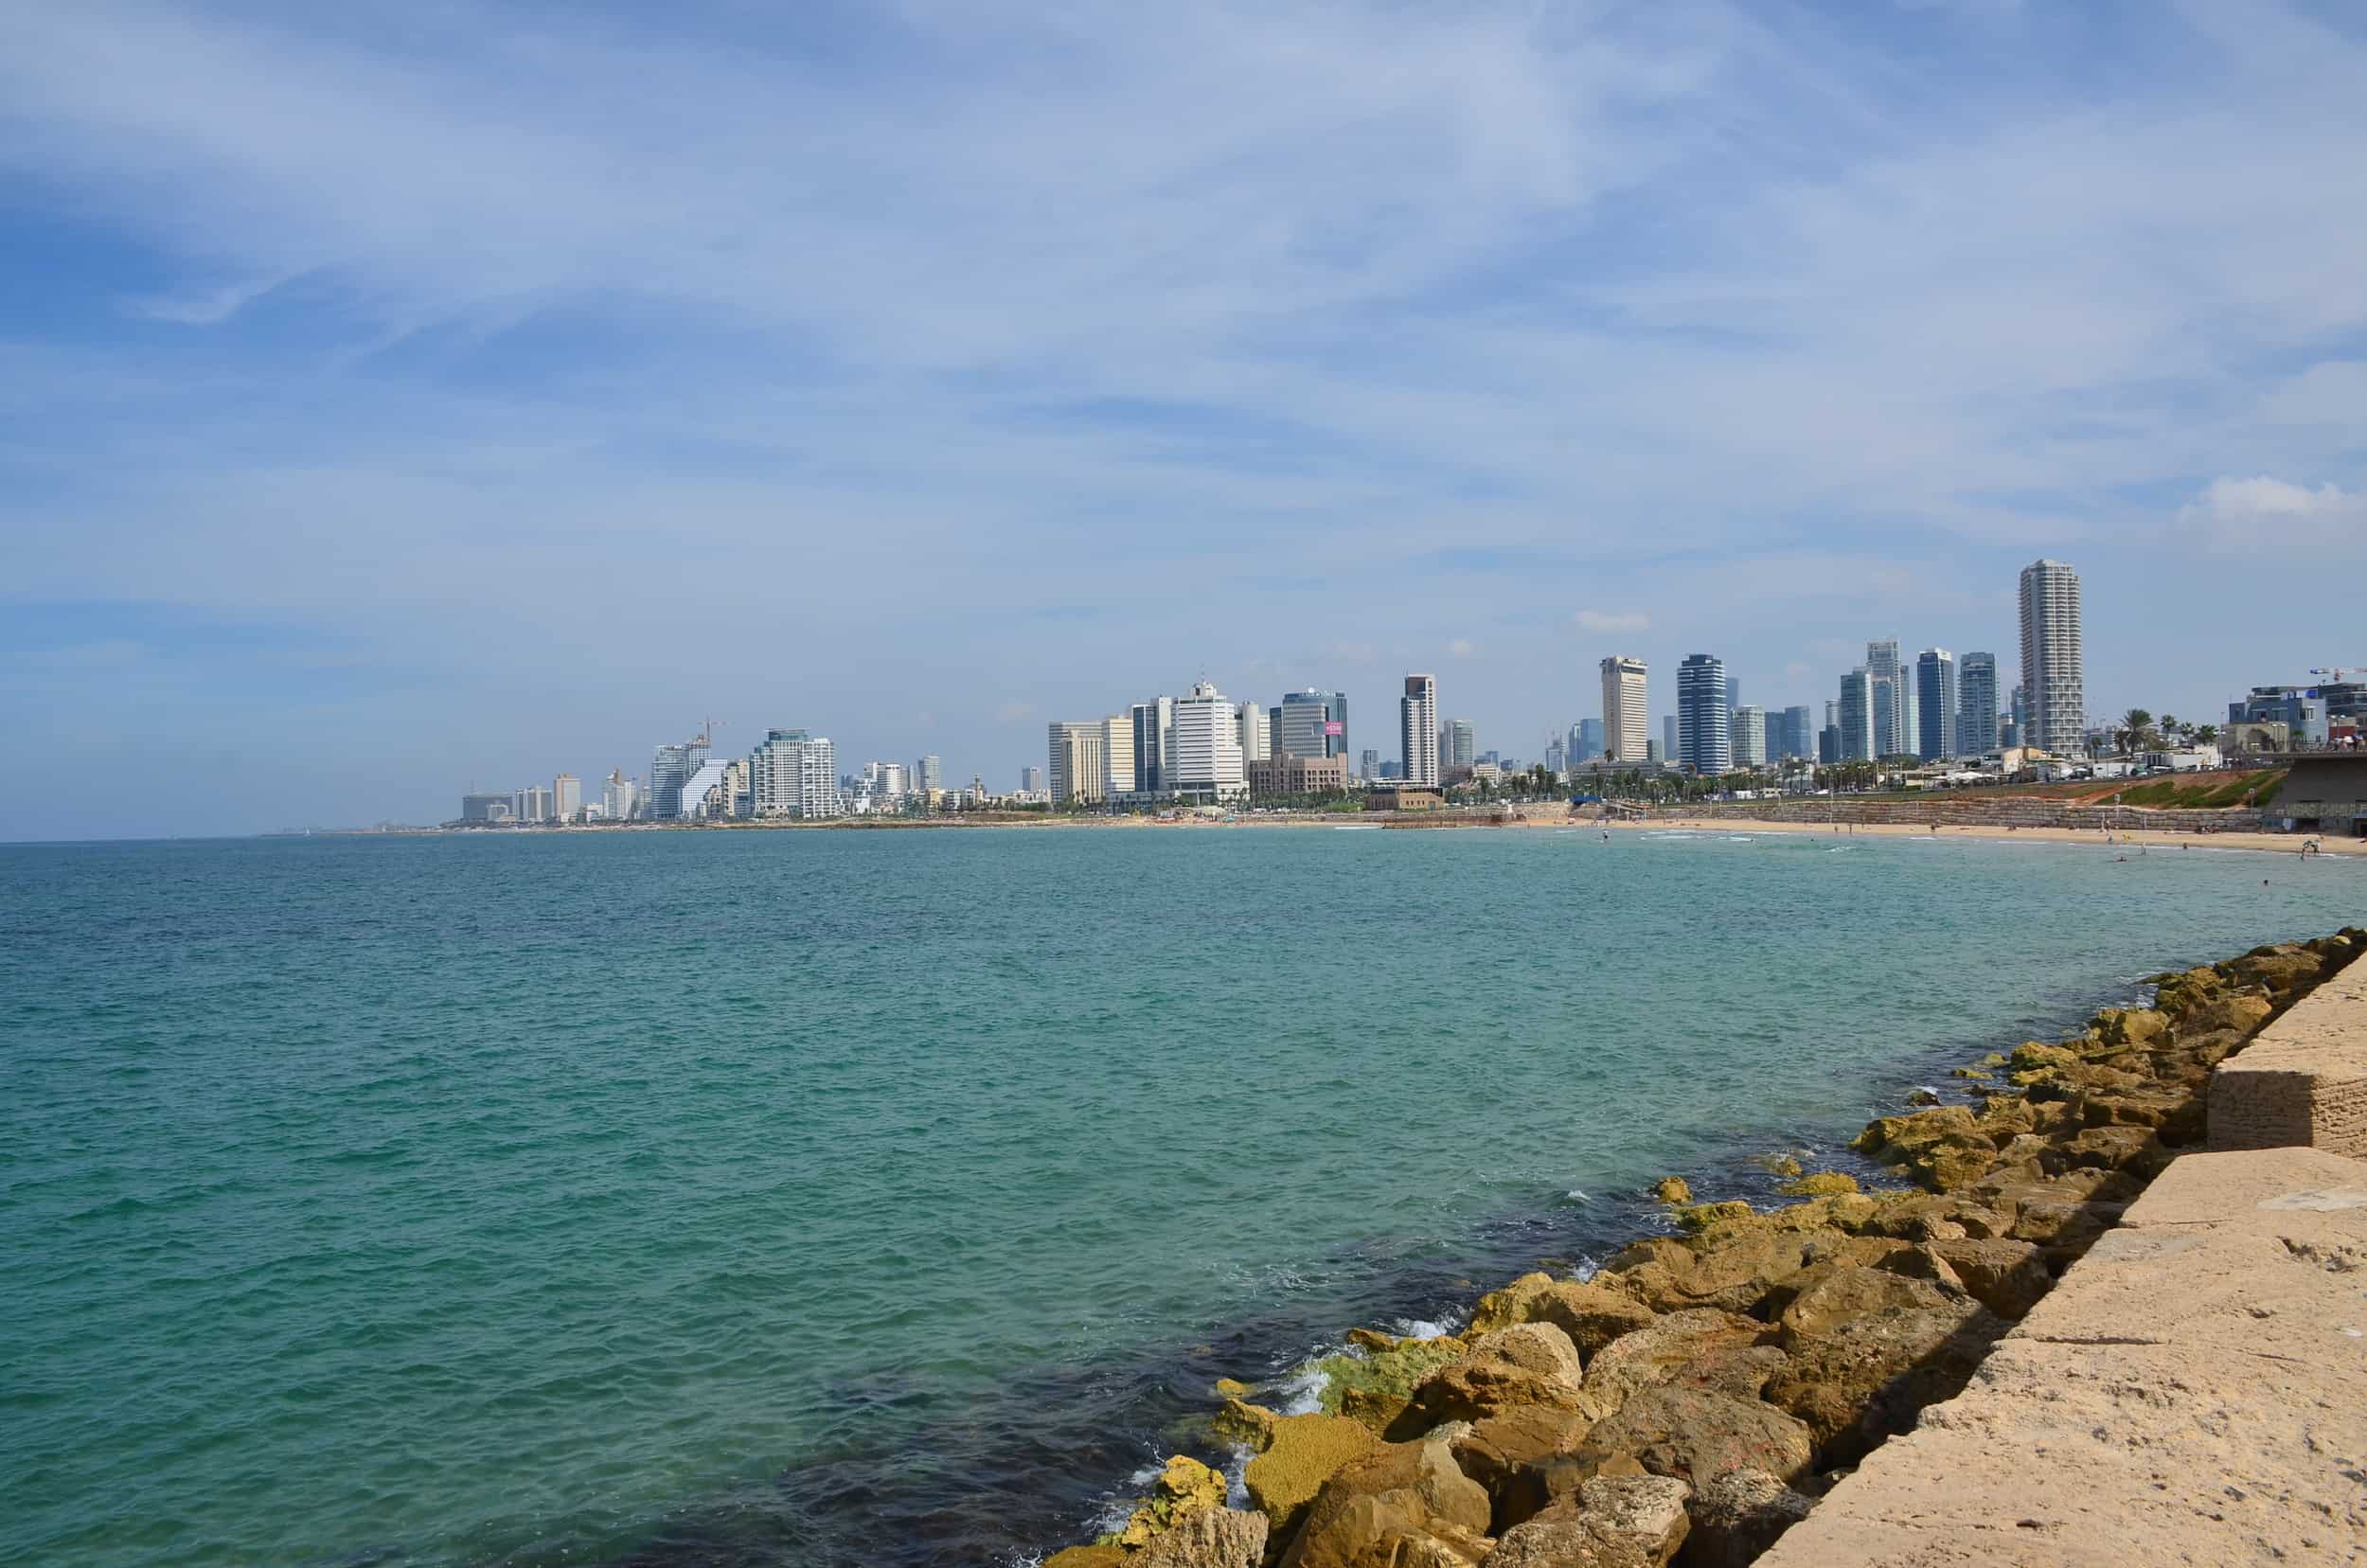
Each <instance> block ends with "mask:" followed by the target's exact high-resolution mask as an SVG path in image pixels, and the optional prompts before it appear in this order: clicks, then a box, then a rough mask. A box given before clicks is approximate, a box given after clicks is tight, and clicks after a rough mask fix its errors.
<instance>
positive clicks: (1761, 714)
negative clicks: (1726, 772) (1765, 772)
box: [1728, 703, 1767, 768]
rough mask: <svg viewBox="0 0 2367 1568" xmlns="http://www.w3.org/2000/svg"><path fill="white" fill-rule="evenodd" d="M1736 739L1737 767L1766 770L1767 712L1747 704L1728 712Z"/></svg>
mask: <svg viewBox="0 0 2367 1568" xmlns="http://www.w3.org/2000/svg"><path fill="white" fill-rule="evenodd" d="M1728 713H1729V717H1730V722H1731V726H1732V732H1733V739H1734V757H1735V767H1737V768H1764V767H1766V766H1767V713H1766V710H1765V709H1763V708H1760V707H1757V706H1754V705H1753V704H1749V703H1745V704H1742V705H1741V706H1740V707H1737V708H1732V709H1729V710H1728Z"/></svg>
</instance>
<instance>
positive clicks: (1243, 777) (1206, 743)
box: [1168, 681, 1249, 800]
mask: <svg viewBox="0 0 2367 1568" xmlns="http://www.w3.org/2000/svg"><path fill="white" fill-rule="evenodd" d="M1170 751H1171V752H1172V755H1171V756H1170V757H1169V758H1168V768H1169V772H1170V773H1171V775H1172V779H1171V782H1170V783H1169V785H1168V788H1170V789H1172V790H1174V791H1175V792H1176V793H1179V794H1186V795H1201V796H1205V797H1207V798H1209V799H1212V800H1225V799H1230V798H1232V797H1234V796H1237V795H1242V794H1246V793H1249V775H1248V774H1247V773H1246V772H1245V771H1244V769H1243V766H1242V761H1241V722H1240V717H1239V716H1238V715H1237V714H1236V713H1235V712H1234V710H1233V704H1232V703H1231V702H1229V701H1228V700H1227V699H1226V697H1225V695H1224V693H1223V692H1221V691H1219V690H1218V689H1217V688H1216V687H1215V686H1213V685H1211V684H1210V683H1208V682H1206V681H1201V682H1200V683H1199V684H1198V685H1196V686H1193V687H1192V693H1191V695H1190V696H1188V697H1178V698H1177V699H1176V700H1175V731H1174V742H1173V745H1172V746H1171V747H1170Z"/></svg>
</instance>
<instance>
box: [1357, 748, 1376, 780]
mask: <svg viewBox="0 0 2367 1568" xmlns="http://www.w3.org/2000/svg"><path fill="white" fill-rule="evenodd" d="M1356 776H1357V777H1359V778H1362V779H1375V778H1379V776H1380V753H1379V752H1377V751H1375V750H1374V749H1373V748H1372V747H1370V746H1367V747H1365V748H1364V755H1363V756H1362V757H1360V758H1359V759H1358V763H1357V769H1356Z"/></svg>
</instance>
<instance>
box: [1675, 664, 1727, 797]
mask: <svg viewBox="0 0 2367 1568" xmlns="http://www.w3.org/2000/svg"><path fill="white" fill-rule="evenodd" d="M1732 722H1733V716H1732V715H1731V713H1730V712H1729V711H1728V709H1727V706H1726V665H1725V661H1723V660H1722V659H1718V658H1717V657H1715V656H1714V655H1712V654H1708V653H1688V654H1686V655H1685V658H1684V662H1683V663H1682V664H1680V665H1679V666H1678V667H1677V740H1678V748H1677V760H1678V761H1680V762H1682V763H1684V764H1685V765H1686V766H1688V767H1690V768H1691V769H1692V770H1693V771H1694V772H1695V773H1697V774H1699V775H1702V776H1704V777H1715V776H1716V775H1718V774H1722V773H1731V772H1733V771H1734V765H1735V753H1734V735H1733V731H1732V729H1731V727H1730V726H1731V724H1732Z"/></svg>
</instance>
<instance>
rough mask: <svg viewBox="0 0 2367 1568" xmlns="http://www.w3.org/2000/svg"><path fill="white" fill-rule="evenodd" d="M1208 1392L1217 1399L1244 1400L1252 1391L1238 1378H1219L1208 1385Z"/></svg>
mask: <svg viewBox="0 0 2367 1568" xmlns="http://www.w3.org/2000/svg"><path fill="white" fill-rule="evenodd" d="M1208 1392H1210V1393H1211V1394H1214V1395H1215V1396H1216V1397H1217V1398H1218V1399H1248V1398H1249V1397H1250V1394H1251V1393H1252V1390H1251V1388H1250V1386H1249V1384H1247V1383H1245V1382H1243V1381H1241V1380H1240V1379H1238V1378H1219V1379H1218V1380H1217V1381H1215V1382H1214V1383H1212V1384H1210V1385H1209V1389H1208Z"/></svg>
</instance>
